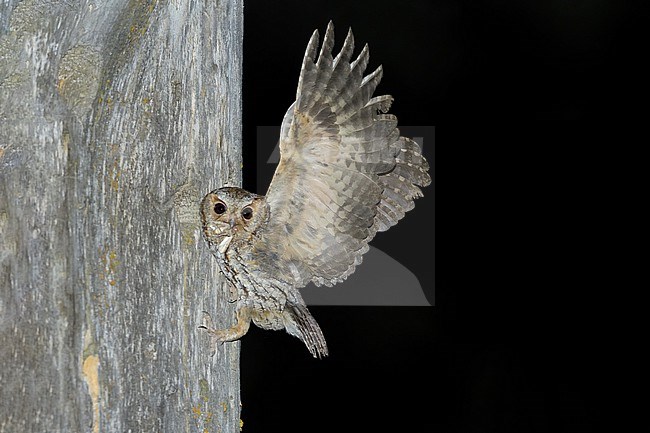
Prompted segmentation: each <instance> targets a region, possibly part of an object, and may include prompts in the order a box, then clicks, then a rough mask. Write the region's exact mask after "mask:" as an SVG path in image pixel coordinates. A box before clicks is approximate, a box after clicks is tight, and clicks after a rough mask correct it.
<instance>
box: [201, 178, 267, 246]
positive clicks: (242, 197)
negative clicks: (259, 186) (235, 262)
mask: <svg viewBox="0 0 650 433" xmlns="http://www.w3.org/2000/svg"><path fill="white" fill-rule="evenodd" d="M266 217H267V206H266V200H265V198H264V196H262V195H257V194H253V193H251V192H248V191H245V190H243V189H241V188H235V187H224V188H219V189H215V190H214V191H212V192H210V193H208V194H207V195H206V196H205V197H204V198H203V201H202V202H201V220H202V221H203V234H204V235H205V238H206V239H207V240H208V242H209V243H212V244H219V243H220V242H221V241H222V240H223V239H224V238H226V237H228V236H232V237H233V239H246V238H248V237H250V236H251V234H253V232H255V230H256V229H257V227H258V226H259V225H260V223H262V222H264V221H265V220H266Z"/></svg>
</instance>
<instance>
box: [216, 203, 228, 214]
mask: <svg viewBox="0 0 650 433" xmlns="http://www.w3.org/2000/svg"><path fill="white" fill-rule="evenodd" d="M226 209H227V208H226V205H225V204H223V203H217V204H215V205H214V213H216V214H217V215H221V214H222V213H224V212H225V211H226Z"/></svg>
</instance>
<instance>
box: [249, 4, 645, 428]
mask: <svg viewBox="0 0 650 433" xmlns="http://www.w3.org/2000/svg"><path fill="white" fill-rule="evenodd" d="M629 15H630V11H628V10H626V9H625V6H624V5H623V4H618V3H615V2H604V1H590V2H586V1H583V2H580V1H577V2H566V1H559V0H547V1H537V2H533V1H491V2H486V1H431V2H424V1H404V2H395V1H371V2H370V1H355V2H324V1H310V2H300V1H281V2H266V1H260V0H256V1H247V2H246V4H245V26H244V27H245V37H244V105H243V111H244V131H243V134H244V158H245V161H244V186H245V187H247V188H248V189H252V190H255V189H256V185H257V179H256V177H255V176H256V173H255V172H254V170H251V169H248V170H247V167H248V168H251V167H255V166H256V160H255V158H256V155H255V142H256V141H255V140H256V137H255V135H256V127H257V126H258V125H277V124H279V123H280V121H281V119H282V116H283V115H284V112H285V111H286V109H287V107H288V106H289V105H290V104H291V102H292V101H293V99H294V97H295V88H296V84H297V79H298V73H299V69H300V63H301V61H302V55H303V52H304V48H305V46H306V43H307V40H308V39H309V36H310V34H311V32H312V31H313V30H314V29H315V28H318V29H319V31H320V32H321V35H322V34H323V32H324V29H325V27H326V25H327V22H328V21H329V19H332V20H333V21H334V24H335V28H336V30H337V31H336V36H337V41H338V43H337V45H336V47H335V51H338V48H339V47H340V44H341V43H342V40H343V39H344V37H345V33H346V32H347V28H348V27H349V26H352V28H353V30H354V34H355V40H356V41H357V47H358V48H357V52H358V50H359V49H360V48H361V46H362V44H363V43H364V42H368V43H369V45H370V65H369V71H370V70H372V69H374V68H375V67H377V66H378V65H379V64H382V65H383V67H384V79H383V80H382V83H381V84H380V86H379V88H378V90H377V92H376V94H383V93H390V94H392V95H393V96H394V97H395V103H394V105H393V108H392V109H391V112H392V113H394V114H396V115H398V117H399V119H400V123H401V124H404V125H435V127H436V137H435V141H436V149H435V155H433V152H432V151H433V149H431V148H429V149H427V148H425V154H426V156H427V158H428V159H429V160H430V161H431V162H432V172H433V175H434V176H435V187H429V188H428V189H425V191H424V192H425V198H423V199H421V200H420V201H418V202H417V203H416V209H415V211H413V212H412V213H410V214H409V215H407V217H406V219H405V220H404V221H403V222H401V223H400V224H398V225H397V226H396V227H394V228H392V229H391V230H390V231H389V232H387V233H383V234H381V235H379V236H378V237H377V238H376V239H375V240H374V241H373V245H376V246H378V247H380V249H381V250H383V251H385V252H387V253H389V254H390V255H391V256H393V257H395V258H397V259H398V260H399V261H400V262H402V263H405V264H408V267H409V268H410V269H411V270H412V271H413V272H414V273H415V275H417V276H419V277H421V281H423V280H426V281H429V276H431V280H433V256H432V255H431V254H429V252H430V251H431V249H432V247H433V245H434V244H435V304H436V306H435V307H429V308H424V307H422V308H404V307H393V308H388V307H386V308H374V307H373V308H371V307H313V308H311V310H312V313H313V315H314V316H315V317H316V319H317V320H318V322H319V323H320V325H321V327H322V329H323V331H324V333H325V336H326V338H327V340H328V344H329V346H330V354H331V355H330V357H329V358H327V359H325V360H322V361H319V360H315V359H312V358H311V357H310V355H309V353H308V352H307V350H306V349H305V348H304V346H303V345H302V344H301V343H300V342H299V341H298V340H296V339H294V338H292V337H290V336H288V335H286V334H285V333H281V332H268V331H261V330H259V329H257V328H254V327H253V328H252V329H251V331H250V332H249V334H248V335H247V336H245V337H244V338H243V339H242V373H241V374H242V400H243V408H242V418H243V421H244V431H247V432H253V433H257V432H305V431H309V432H312V431H333V432H352V431H355V432H356V431H373V432H393V431H437V432H546V431H550V432H582V431H597V430H600V429H601V428H602V426H603V425H604V423H605V421H606V420H605V417H604V416H603V415H606V413H607V407H606V404H605V403H604V400H605V394H606V393H607V392H606V389H608V385H609V382H610V381H611V380H612V379H610V374H608V373H611V372H609V365H608V361H607V357H606V356H605V354H606V353H608V352H610V351H611V350H612V349H611V347H612V344H613V341H614V339H615V337H614V336H612V335H611V331H610V329H611V328H610V321H611V313H612V309H613V307H612V306H609V305H608V290H607V287H608V285H609V284H610V282H611V274H612V273H613V271H611V270H610V269H609V257H610V256H611V255H612V251H609V250H608V242H609V238H608V237H609V235H608V234H607V230H606V229H607V226H608V218H607V215H608V214H607V212H606V209H607V208H608V207H611V206H612V204H611V202H610V201H609V198H610V197H611V196H612V195H613V194H615V191H612V183H611V177H612V176H613V172H614V170H615V169H616V168H617V167H615V165H616V162H615V161H614V160H613V159H610V158H609V154H610V153H612V152H613V149H615V148H616V146H618V145H619V144H620V143H621V141H623V138H622V137H623V136H624V130H626V129H627V125H628V124H629V123H634V121H635V120H634V119H635V116H634V115H633V113H632V112H631V108H630V107H629V105H627V104H624V103H623V102H622V95H625V94H629V93H630V92H633V91H634V90H633V88H632V85H631V84H630V83H631V82H632V78H633V76H634V74H635V72H634V70H633V69H632V68H631V67H630V61H629V60H628V53H627V52H626V50H625V45H624V44H623V41H624V39H626V38H627V37H629V36H633V35H632V34H631V32H633V31H634V29H635V27H634V26H631V25H630V24H629V21H628V17H629ZM427 150H428V151H429V152H430V153H427ZM434 156H435V158H434ZM258 192H260V193H264V191H258ZM434 212H435V221H434ZM434 225H435V237H434V231H433V228H434ZM427 284H428V283H427ZM325 290H326V289H325ZM424 429H427V430H424Z"/></svg>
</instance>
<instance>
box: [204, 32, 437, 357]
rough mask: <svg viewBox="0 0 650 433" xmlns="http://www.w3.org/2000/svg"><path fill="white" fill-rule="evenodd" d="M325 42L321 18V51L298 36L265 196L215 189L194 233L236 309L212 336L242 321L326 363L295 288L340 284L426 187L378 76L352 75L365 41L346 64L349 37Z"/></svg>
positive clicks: (359, 71) (363, 61) (220, 337)
mask: <svg viewBox="0 0 650 433" xmlns="http://www.w3.org/2000/svg"><path fill="white" fill-rule="evenodd" d="M333 45H334V29H333V26H332V23H331V22H330V24H329V25H328V27H327V32H326V34H325V38H324V40H323V44H322V47H321V49H320V53H318V50H317V48H318V32H317V31H315V32H314V34H313V35H312V37H311V39H310V41H309V45H308V46H307V51H306V53H305V57H304V60H303V63H302V70H301V72H300V79H299V82H298V91H297V94H296V101H295V102H294V103H293V104H292V105H291V107H289V110H288V111H287V113H286V115H285V116H284V120H283V122H282V129H281V138H280V152H281V158H280V163H279V165H278V167H277V169H276V171H275V175H274V176H273V180H272V181H271V185H270V186H269V189H268V192H267V194H266V196H259V195H256V194H252V193H249V192H247V191H244V190H242V189H239V188H232V187H226V188H220V189H217V190H215V191H212V192H211V193H209V194H207V195H206V196H205V198H204V199H203V202H202V206H201V216H202V220H203V231H204V235H205V238H206V240H207V241H208V245H209V246H210V249H211V251H212V252H213V253H214V255H215V256H216V257H217V259H218V260H219V265H220V267H221V269H222V271H223V273H224V274H225V275H226V277H227V279H228V281H229V282H230V283H231V284H232V286H233V287H234V289H235V290H234V295H235V298H236V299H237V302H238V306H237V319H238V320H237V324H235V325H234V326H233V327H231V328H229V329H226V330H215V329H212V327H211V326H206V328H207V329H208V330H209V331H210V333H211V334H212V335H213V338H214V339H215V340H216V341H220V342H223V341H232V340H235V339H237V338H239V337H241V336H242V335H244V334H245V333H246V332H247V331H248V327H249V324H250V321H251V320H252V321H253V322H254V323H255V324H256V325H258V326H260V327H261V328H264V329H282V328H285V329H286V330H287V332H289V333H290V334H292V335H294V336H296V337H298V338H300V339H301V340H302V341H303V342H304V343H305V344H306V346H307V348H308V349H309V351H310V352H311V353H312V355H314V356H316V357H322V356H326V355H327V345H326V343H325V338H324V337H323V334H322V332H321V330H320V328H319V326H318V324H317V323H316V321H315V320H314V318H313V317H312V316H311V314H310V313H309V311H308V309H307V307H306V306H305V303H304V301H303V299H302V297H301V296H300V292H299V291H298V289H299V288H301V287H304V286H305V285H306V284H308V283H309V282H310V281H313V282H314V283H315V284H316V285H327V286H331V285H333V284H335V283H337V282H340V281H343V280H345V278H346V277H347V276H348V275H350V274H351V273H352V272H354V269H355V267H356V266H357V265H359V264H360V263H361V261H362V256H363V254H364V253H365V252H366V251H368V242H369V241H370V240H371V239H372V238H373V237H374V236H375V234H376V233H377V232H379V231H385V230H388V228H390V227H391V226H393V225H395V224H396V223H397V222H398V221H399V220H400V219H401V218H402V217H403V216H404V213H405V212H407V211H409V210H411V209H413V206H414V203H413V200H414V199H416V198H418V197H421V196H422V192H421V191H420V189H419V188H418V185H419V186H426V185H428V184H429V183H430V182H431V178H430V177H429V174H428V173H427V171H428V169H429V166H428V164H427V161H426V160H425V159H424V157H423V156H422V154H421V153H420V149H419V147H418V145H417V144H416V143H415V142H413V141H412V140H410V139H408V138H406V137H400V135H399V130H398V129H397V118H396V117H395V116H394V115H392V114H386V113H387V111H388V109H389V108H390V105H391V102H392V98H391V97H390V96H388V95H385V96H377V97H374V98H373V97H372V94H373V92H374V90H375V88H376V87H377V84H379V81H380V79H381V76H382V69H381V67H379V68H377V69H376V70H375V71H374V72H372V73H371V74H369V75H367V76H365V77H364V76H363V73H364V71H365V68H366V66H367V64H368V46H367V45H366V46H364V48H363V50H362V51H361V53H360V54H359V56H358V57H357V58H356V59H355V60H354V61H352V62H351V56H352V52H353V50H354V38H353V36H352V32H351V31H350V32H348V35H347V37H346V39H345V42H344V44H343V47H342V48H341V52H340V53H339V54H338V55H337V56H336V57H335V58H334V57H333V56H332V53H331V51H332V47H333ZM248 217H250V218H248Z"/></svg>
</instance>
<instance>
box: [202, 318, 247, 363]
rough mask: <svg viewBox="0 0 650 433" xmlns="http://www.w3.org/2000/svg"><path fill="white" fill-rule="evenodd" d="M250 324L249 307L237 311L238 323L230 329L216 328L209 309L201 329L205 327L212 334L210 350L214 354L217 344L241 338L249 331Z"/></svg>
mask: <svg viewBox="0 0 650 433" xmlns="http://www.w3.org/2000/svg"><path fill="white" fill-rule="evenodd" d="M250 325H251V318H250V314H249V312H248V310H247V309H245V308H242V309H241V310H239V311H237V323H236V324H235V325H234V326H231V327H230V328H228V329H215V328H214V326H213V323H212V317H211V316H210V314H209V313H208V312H207V311H204V312H203V324H202V325H201V326H199V329H205V330H206V331H207V332H208V333H209V334H210V337H211V344H210V350H211V353H212V354H213V355H214V353H215V352H216V350H217V345H221V344H223V343H224V342H225V341H235V340H238V339H240V338H241V337H243V336H244V335H245V334H246V333H247V332H248V328H250Z"/></svg>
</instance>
